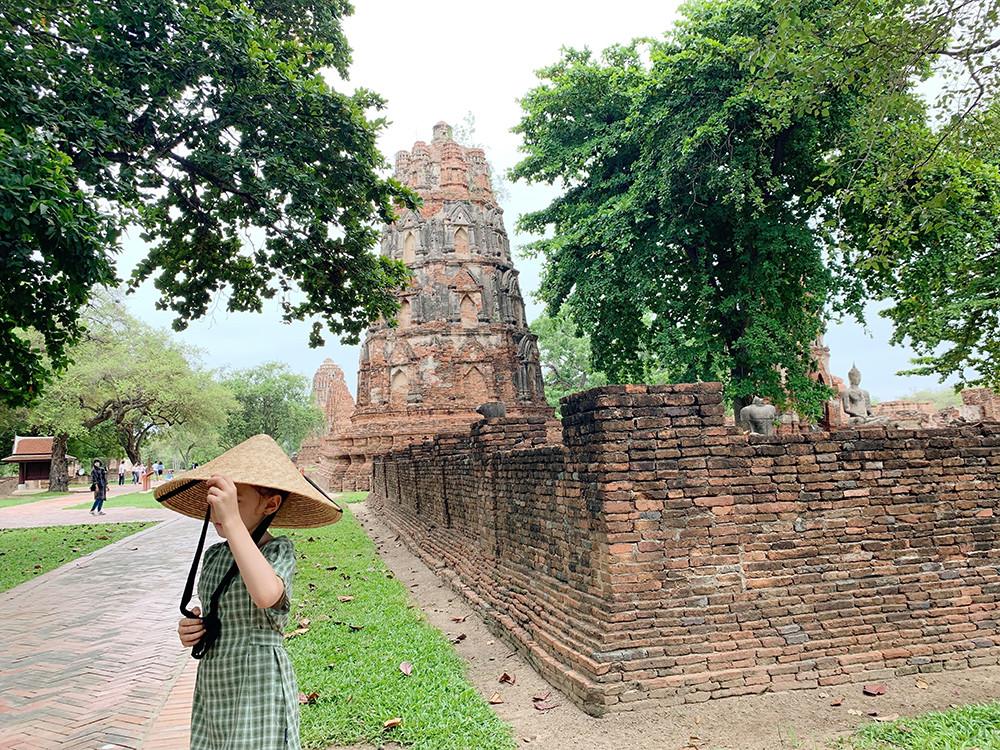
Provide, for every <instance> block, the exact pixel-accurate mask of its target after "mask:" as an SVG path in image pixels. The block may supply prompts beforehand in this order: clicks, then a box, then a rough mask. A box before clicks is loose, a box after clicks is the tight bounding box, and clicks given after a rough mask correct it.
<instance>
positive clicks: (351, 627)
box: [347, 622, 365, 631]
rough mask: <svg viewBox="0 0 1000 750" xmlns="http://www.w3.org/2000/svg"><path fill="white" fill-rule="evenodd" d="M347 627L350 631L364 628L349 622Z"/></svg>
mask: <svg viewBox="0 0 1000 750" xmlns="http://www.w3.org/2000/svg"><path fill="white" fill-rule="evenodd" d="M347 627H349V628H350V629H351V630H355V631H357V630H364V627H365V626H364V625H355V624H354V623H351V622H349V623H347Z"/></svg>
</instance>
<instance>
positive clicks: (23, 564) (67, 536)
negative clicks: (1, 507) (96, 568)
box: [0, 523, 151, 591]
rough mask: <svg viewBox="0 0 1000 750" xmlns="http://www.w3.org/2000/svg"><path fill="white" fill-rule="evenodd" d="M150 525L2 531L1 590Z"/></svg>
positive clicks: (0, 554)
mask: <svg viewBox="0 0 1000 750" xmlns="http://www.w3.org/2000/svg"><path fill="white" fill-rule="evenodd" d="M150 525H151V524H149V523H107V524H99V525H86V526H41V527H38V528H33V529H0V591H6V590H7V589H9V588H13V587H14V586H17V585H18V584H19V583H24V582H25V581H28V580H31V579H32V578H34V577H35V576H40V575H41V574H42V573H47V572H48V571H50V570H52V569H53V568H58V567H59V566H60V565H62V564H64V563H68V562H69V561H70V560H75V559H76V558H78V557H81V556H83V555H89V554H90V553H91V552H94V551H95V550H99V549H100V548H101V547H105V546H107V545H109V544H112V543H113V542H117V541H118V540H119V539H124V538H125V537H127V536H131V535H132V534H135V533H136V532H137V531H141V530H142V529H144V528H146V527H147V526H150Z"/></svg>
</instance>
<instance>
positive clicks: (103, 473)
mask: <svg viewBox="0 0 1000 750" xmlns="http://www.w3.org/2000/svg"><path fill="white" fill-rule="evenodd" d="M90 490H91V492H93V493H94V504H93V505H92V506H90V515H92V516H103V515H104V511H103V510H102V508H103V507H104V501H105V500H106V499H107V497H108V470H107V469H105V468H104V464H102V463H101V461H100V459H97V458H95V459H94V464H93V468H92V469H91V471H90Z"/></svg>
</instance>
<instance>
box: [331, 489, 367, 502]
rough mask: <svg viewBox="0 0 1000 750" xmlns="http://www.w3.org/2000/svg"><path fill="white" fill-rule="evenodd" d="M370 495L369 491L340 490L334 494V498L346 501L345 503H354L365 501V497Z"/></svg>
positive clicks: (338, 500)
mask: <svg viewBox="0 0 1000 750" xmlns="http://www.w3.org/2000/svg"><path fill="white" fill-rule="evenodd" d="M366 497H368V492H367V491H365V492H340V493H338V494H337V495H336V496H334V498H333V499H334V500H336V501H337V502H338V503H344V504H345V505H353V504H354V503H363V502H364V501H365V498H366Z"/></svg>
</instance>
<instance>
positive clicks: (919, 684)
mask: <svg viewBox="0 0 1000 750" xmlns="http://www.w3.org/2000/svg"><path fill="white" fill-rule="evenodd" d="M913 684H914V685H916V686H917V687H918V688H920V689H921V690H926V689H927V683H926V682H925V681H924V680H922V679H920V678H919V677H918V678H917V681H916V682H915V683H913Z"/></svg>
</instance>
